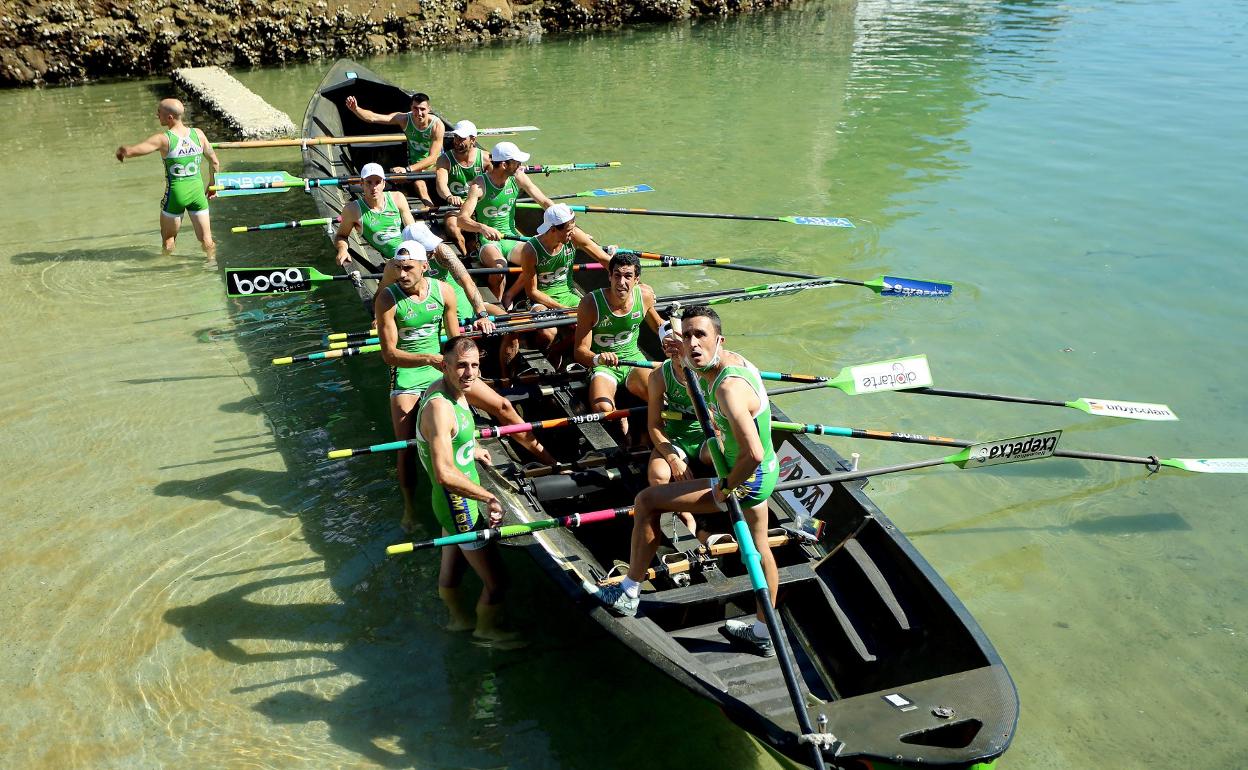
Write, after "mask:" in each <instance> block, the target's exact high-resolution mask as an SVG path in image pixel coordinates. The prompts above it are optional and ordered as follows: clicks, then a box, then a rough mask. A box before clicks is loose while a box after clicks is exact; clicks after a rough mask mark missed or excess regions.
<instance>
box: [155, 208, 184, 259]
mask: <svg viewBox="0 0 1248 770" xmlns="http://www.w3.org/2000/svg"><path fill="white" fill-rule="evenodd" d="M181 227H182V215H181V214H178V215H177V216H174V215H173V214H167V213H165V212H163V211H162V212H160V251H161V254H162V255H163V256H166V257H167V256H169V255H170V254H172V253H173V247H174V244H176V243H177V242H178V230H179V229H181Z"/></svg>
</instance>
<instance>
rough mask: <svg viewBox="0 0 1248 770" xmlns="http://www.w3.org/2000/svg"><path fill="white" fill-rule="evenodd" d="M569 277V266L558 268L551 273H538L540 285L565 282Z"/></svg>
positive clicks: (538, 283)
mask: <svg viewBox="0 0 1248 770" xmlns="http://www.w3.org/2000/svg"><path fill="white" fill-rule="evenodd" d="M567 279H568V268H567V267H561V268H559V269H558V270H555V271H553V272H549V273H538V274H537V285H538V286H553V285H555V284H556V283H563V282H564V281H566V280H567Z"/></svg>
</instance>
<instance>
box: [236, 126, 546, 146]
mask: <svg viewBox="0 0 1248 770" xmlns="http://www.w3.org/2000/svg"><path fill="white" fill-rule="evenodd" d="M540 130H541V129H539V128H538V127H537V126H504V127H502V128H481V129H477V136H504V135H507V134H518V133H521V132H522V131H540ZM406 141H407V135H406V134H368V135H365V136H310V137H305V138H303V139H253V140H250V141H246V142H214V143H213V145H212V148H213V149H214V150H257V149H262V148H265V147H312V146H313V145H318V144H389V143H391V142H406Z"/></svg>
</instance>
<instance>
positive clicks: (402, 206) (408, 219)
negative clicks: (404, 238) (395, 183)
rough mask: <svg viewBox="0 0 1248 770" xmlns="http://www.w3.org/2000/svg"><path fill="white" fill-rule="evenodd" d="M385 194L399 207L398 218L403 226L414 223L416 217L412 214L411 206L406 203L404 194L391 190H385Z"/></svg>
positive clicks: (409, 225)
mask: <svg viewBox="0 0 1248 770" xmlns="http://www.w3.org/2000/svg"><path fill="white" fill-rule="evenodd" d="M386 195H389V196H390V200H392V201H394V205H395V206H396V207H397V208H398V209H399V220H400V221H402V222H403V226H404V227H411V226H412V225H414V224H416V217H414V216H412V207H411V205H410V204H408V202H407V196H406V195H403V194H402V193H397V192H394V191H393V190H387V191H386Z"/></svg>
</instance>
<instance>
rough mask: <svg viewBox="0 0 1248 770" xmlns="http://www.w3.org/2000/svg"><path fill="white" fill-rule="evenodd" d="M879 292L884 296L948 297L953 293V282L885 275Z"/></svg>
mask: <svg viewBox="0 0 1248 770" xmlns="http://www.w3.org/2000/svg"><path fill="white" fill-rule="evenodd" d="M880 294H882V295H883V296H886V297H948V296H949V295H950V294H953V284H949V283H936V282H935V281H920V280H917V279H915V278H898V277H896V276H893V275H886V276H884V278H883V282H882V285H881V287H880Z"/></svg>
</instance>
